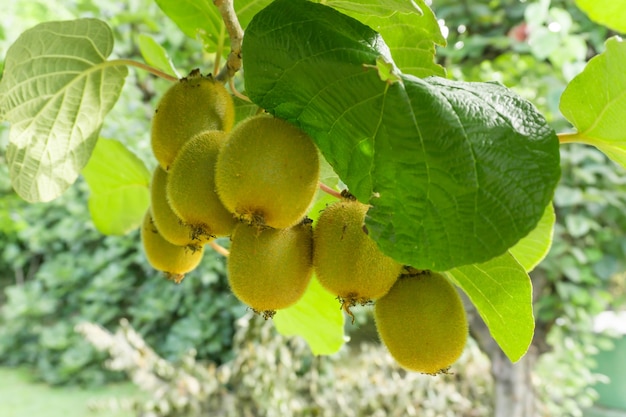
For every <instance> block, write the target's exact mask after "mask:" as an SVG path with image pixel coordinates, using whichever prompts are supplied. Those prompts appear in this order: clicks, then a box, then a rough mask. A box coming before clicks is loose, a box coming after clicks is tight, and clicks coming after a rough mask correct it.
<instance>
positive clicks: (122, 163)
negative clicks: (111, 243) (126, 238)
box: [82, 139, 151, 235]
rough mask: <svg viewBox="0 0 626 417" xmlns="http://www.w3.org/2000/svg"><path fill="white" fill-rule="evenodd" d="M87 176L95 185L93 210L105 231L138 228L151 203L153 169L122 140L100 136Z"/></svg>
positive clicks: (117, 232) (92, 186)
mask: <svg viewBox="0 0 626 417" xmlns="http://www.w3.org/2000/svg"><path fill="white" fill-rule="evenodd" d="M82 174H83V177H85V180H86V181H87V184H88V185H89V188H90V189H91V195H90V196H89V212H90V213H91V218H92V219H93V222H94V224H95V225H96V228H97V229H98V230H99V231H100V232H102V233H104V234H105V235H123V234H125V233H128V232H129V231H131V230H133V229H135V228H137V227H138V226H139V225H140V224H141V221H142V220H143V216H144V215H145V213H146V210H147V209H148V207H149V206H150V190H149V188H148V187H149V184H150V178H151V175H150V171H149V170H148V168H146V166H145V165H144V163H143V162H142V161H141V159H139V158H138V157H137V156H136V155H135V154H133V153H132V152H130V151H129V150H128V149H127V148H126V147H125V146H124V145H123V144H122V143H120V142H118V141H116V140H111V139H100V140H99V141H98V144H97V145H96V147H95V149H94V151H93V154H92V156H91V159H90V160H89V163H88V164H87V166H86V167H85V169H83V172H82Z"/></svg>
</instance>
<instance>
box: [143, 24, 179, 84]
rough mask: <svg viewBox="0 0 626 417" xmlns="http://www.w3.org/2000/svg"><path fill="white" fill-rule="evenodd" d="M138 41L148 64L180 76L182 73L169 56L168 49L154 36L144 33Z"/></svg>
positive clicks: (177, 76)
mask: <svg viewBox="0 0 626 417" xmlns="http://www.w3.org/2000/svg"><path fill="white" fill-rule="evenodd" d="M138 43H139V51H140V52H141V56H143V59H144V60H145V61H146V63H147V64H148V65H151V66H153V67H155V68H157V69H160V70H161V71H163V72H165V73H166V74H169V75H173V76H174V77H176V78H180V75H179V74H178V72H177V71H176V68H175V67H174V64H173V63H172V60H171V59H170V57H169V56H168V54H167V51H166V50H165V48H163V47H162V46H161V45H159V44H158V43H157V41H155V40H154V38H152V37H150V36H148V35H146V34H143V33H142V34H140V35H139V37H138Z"/></svg>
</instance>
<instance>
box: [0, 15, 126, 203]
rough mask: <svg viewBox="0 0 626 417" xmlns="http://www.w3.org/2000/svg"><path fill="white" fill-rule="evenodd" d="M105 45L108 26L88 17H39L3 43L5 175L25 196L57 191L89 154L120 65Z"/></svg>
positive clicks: (43, 197) (48, 196)
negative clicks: (46, 19)
mask: <svg viewBox="0 0 626 417" xmlns="http://www.w3.org/2000/svg"><path fill="white" fill-rule="evenodd" d="M112 49H113V35H112V33H111V30H110V29H109V27H108V26H107V25H106V24H105V23H104V22H102V21H100V20H96V19H79V20H74V21H65V22H48V23H42V24H40V25H37V26H35V27H34V28H32V29H30V30H27V31H26V32H24V33H23V34H22V35H21V36H20V37H19V38H18V39H17V41H15V43H14V44H13V45H12V46H11V47H10V48H9V50H8V52H7V57H6V62H5V69H4V75H3V78H2V81H1V82H0V115H2V117H3V118H4V119H6V120H8V121H9V122H10V123H11V130H10V133H9V145H8V148H7V153H6V156H7V162H8V165H9V169H10V175H11V182H12V185H13V187H14V188H15V191H16V192H17V193H18V194H19V195H20V196H21V197H22V198H24V199H25V200H28V201H31V202H36V201H49V200H52V199H54V198H56V197H58V196H59V195H60V194H61V193H63V191H65V189H67V187H69V186H70V185H71V184H72V183H74V181H75V180H76V178H77V177H78V175H79V173H80V171H81V170H82V168H83V167H84V166H85V164H86V163H87V161H88V160H89V157H90V155H91V151H92V150H93V147H94V146H95V143H96V140H97V139H98V134H99V132H100V128H101V126H102V122H103V120H104V117H105V115H106V114H107V113H108V112H109V110H111V108H112V107H113V105H114V104H115V102H116V101H117V99H118V97H119V94H120V91H121V89H122V86H123V85H124V78H125V77H126V74H127V73H128V70H127V68H126V66H125V65H123V64H121V63H118V62H114V61H107V57H108V56H109V54H110V53H111V51H112Z"/></svg>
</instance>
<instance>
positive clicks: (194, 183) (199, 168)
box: [167, 130, 237, 237]
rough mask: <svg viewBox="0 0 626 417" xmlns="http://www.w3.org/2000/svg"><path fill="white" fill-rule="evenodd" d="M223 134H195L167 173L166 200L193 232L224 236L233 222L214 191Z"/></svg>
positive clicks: (223, 138)
mask: <svg viewBox="0 0 626 417" xmlns="http://www.w3.org/2000/svg"><path fill="white" fill-rule="evenodd" d="M226 138H227V135H226V133H225V132H222V131H218V130H211V131H206V132H202V133H200V134H199V135H196V136H195V137H193V138H192V139H190V140H189V141H188V142H187V143H185V145H184V146H183V147H182V148H181V149H180V151H179V153H178V156H177V157H176V159H175V160H174V163H173V164H172V167H171V168H170V171H169V172H168V174H167V176H168V179H167V198H168V201H169V204H170V206H171V207H172V210H173V211H174V213H176V215H177V216H178V217H180V218H181V219H182V220H183V221H184V222H185V223H186V224H187V225H188V226H189V227H191V228H192V229H193V234H194V236H204V237H211V236H213V237H217V236H227V235H230V233H231V232H232V230H233V228H234V227H235V224H236V223H237V221H236V219H235V217H234V216H233V214H232V213H231V212H229V211H228V210H227V209H226V207H224V205H223V204H222V201H221V200H220V199H219V197H218V196H217V192H216V191H215V162H216V161H217V155H218V153H219V150H220V148H221V146H222V144H223V143H224V142H225V141H226Z"/></svg>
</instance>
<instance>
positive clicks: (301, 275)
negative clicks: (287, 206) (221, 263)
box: [227, 221, 313, 318]
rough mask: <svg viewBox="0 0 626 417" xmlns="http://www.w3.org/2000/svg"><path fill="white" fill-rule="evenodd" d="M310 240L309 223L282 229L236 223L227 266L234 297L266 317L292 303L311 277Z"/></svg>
mask: <svg viewBox="0 0 626 417" xmlns="http://www.w3.org/2000/svg"><path fill="white" fill-rule="evenodd" d="M312 238H313V232H312V229H311V222H310V221H304V222H302V223H300V224H298V225H295V226H293V227H290V228H285V229H272V228H259V227H257V226H253V225H249V224H246V223H239V224H238V225H237V226H236V227H235V230H234V231H233V234H232V236H231V239H232V243H231V247H230V256H229V257H228V265H227V269H228V281H229V283H230V287H231V289H232V291H233V293H234V294H235V296H236V297H237V298H239V300H241V301H242V302H243V303H245V304H247V305H248V306H249V307H251V308H252V309H253V310H254V311H256V312H258V313H261V314H263V315H264V316H265V317H266V318H268V317H271V316H272V315H273V314H274V312H275V311H276V310H280V309H283V308H286V307H289V306H291V305H292V304H294V303H296V302H297V301H298V300H299V299H300V298H301V297H302V295H303V294H304V292H305V290H306V288H307V286H308V285H309V282H310V280H311V276H312V274H313V266H312V263H311V258H312V243H313V242H312Z"/></svg>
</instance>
